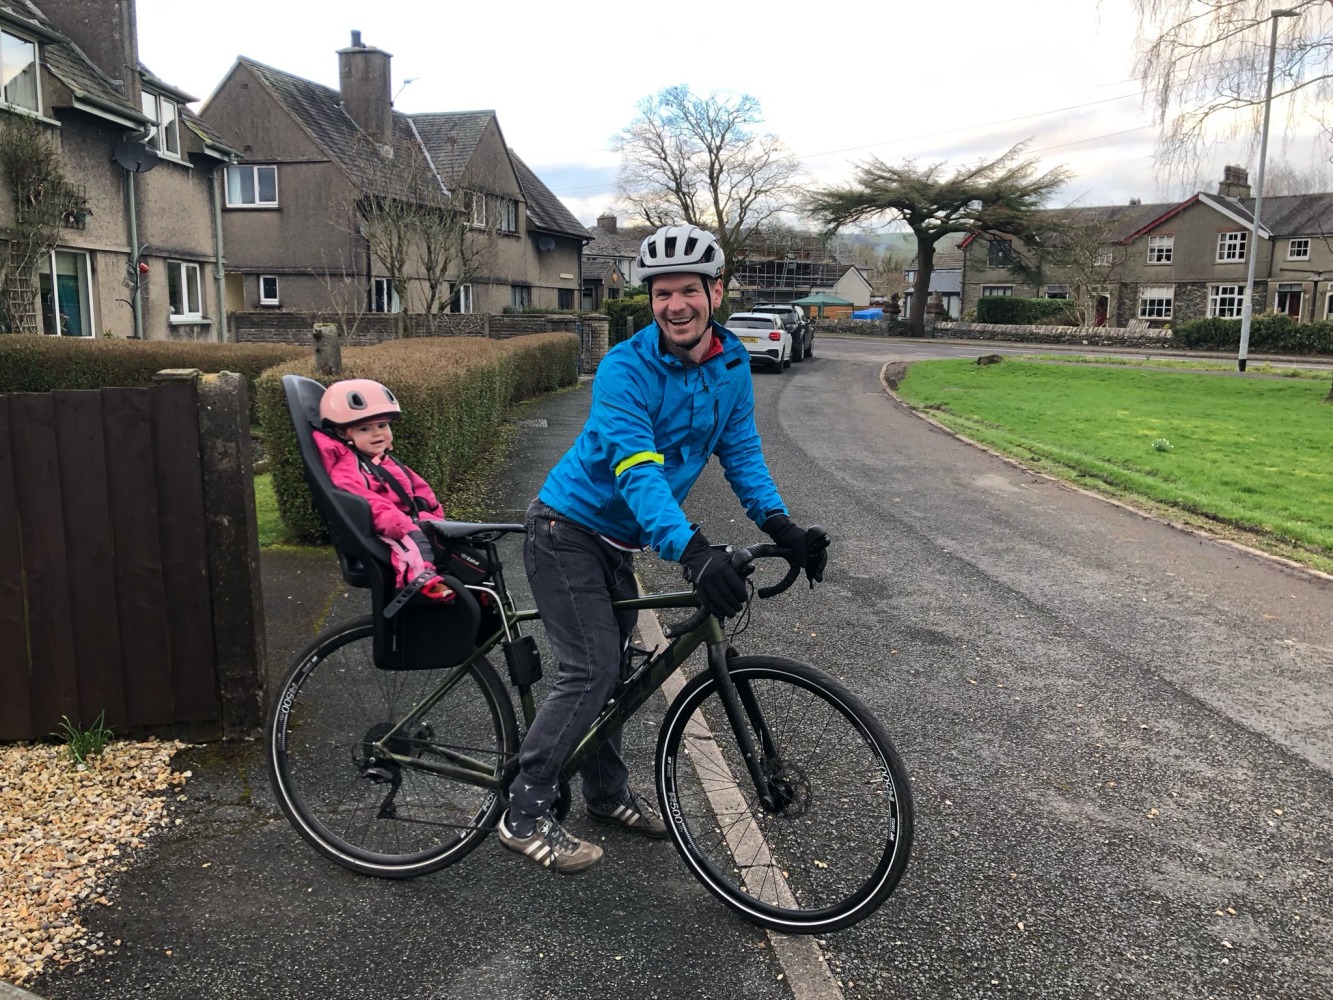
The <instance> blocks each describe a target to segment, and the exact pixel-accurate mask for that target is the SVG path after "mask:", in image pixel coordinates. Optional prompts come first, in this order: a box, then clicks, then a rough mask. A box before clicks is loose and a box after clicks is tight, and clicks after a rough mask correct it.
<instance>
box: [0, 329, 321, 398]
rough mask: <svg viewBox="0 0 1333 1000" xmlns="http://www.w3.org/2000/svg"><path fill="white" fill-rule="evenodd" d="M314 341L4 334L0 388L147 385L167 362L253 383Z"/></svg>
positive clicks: (305, 351) (302, 354) (0, 341)
mask: <svg viewBox="0 0 1333 1000" xmlns="http://www.w3.org/2000/svg"><path fill="white" fill-rule="evenodd" d="M309 356H310V348H309V347H299V346H295V345H290V344H210V343H195V342H191V341H174V340H122V339H120V338H102V339H96V340H95V339H90V338H83V337H47V336H43V335H41V334H18V333H15V334H5V335H0V392H52V391H53V390H56V389H104V388H107V387H109V386H129V387H133V386H148V385H152V384H153V376H154V375H155V374H156V373H157V372H160V371H161V370H162V369H164V368H198V369H199V370H200V371H203V372H220V371H228V372H237V373H238V374H241V375H244V376H245V379H246V382H247V383H248V385H249V388H250V413H251V417H252V419H253V417H254V414H255V380H256V379H257V378H259V375H260V373H261V372H263V371H265V370H266V369H268V368H272V367H273V366H274V365H279V364H282V363H283V362H285V361H291V360H293V359H295V358H304V357H309Z"/></svg>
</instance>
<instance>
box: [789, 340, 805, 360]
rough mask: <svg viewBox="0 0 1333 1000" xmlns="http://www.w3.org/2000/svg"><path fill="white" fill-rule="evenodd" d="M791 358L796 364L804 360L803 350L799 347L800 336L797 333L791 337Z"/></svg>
mask: <svg viewBox="0 0 1333 1000" xmlns="http://www.w3.org/2000/svg"><path fill="white" fill-rule="evenodd" d="M791 359H792V360H793V361H795V362H796V363H797V364H800V363H801V362H802V361H804V360H805V351H803V350H802V349H801V336H800V334H797V335H796V336H794V337H792V339H791Z"/></svg>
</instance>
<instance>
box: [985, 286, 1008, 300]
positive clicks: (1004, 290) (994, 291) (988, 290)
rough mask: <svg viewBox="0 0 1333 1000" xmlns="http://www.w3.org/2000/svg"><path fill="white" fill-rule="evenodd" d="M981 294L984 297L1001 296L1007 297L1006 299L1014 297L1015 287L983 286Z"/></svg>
mask: <svg viewBox="0 0 1333 1000" xmlns="http://www.w3.org/2000/svg"><path fill="white" fill-rule="evenodd" d="M981 294H982V295H1001V296H1006V297H1012V296H1013V294H1014V286H1013V285H982V286H981Z"/></svg>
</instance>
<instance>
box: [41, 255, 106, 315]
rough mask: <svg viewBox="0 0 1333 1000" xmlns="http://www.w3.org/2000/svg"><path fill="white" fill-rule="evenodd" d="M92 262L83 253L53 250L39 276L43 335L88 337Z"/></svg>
mask: <svg viewBox="0 0 1333 1000" xmlns="http://www.w3.org/2000/svg"><path fill="white" fill-rule="evenodd" d="M92 284H93V281H92V263H91V259H90V258H89V256H88V255H87V254H86V253H81V252H79V251H77V250H54V251H52V252H51V254H50V256H49V257H48V258H47V266H46V267H44V268H42V272H41V275H40V276H39V288H38V290H39V293H40V296H41V302H42V332H43V333H46V334H50V335H52V336H59V337H91V336H92V335H93V307H92V297H91V295H90V294H89V289H91V288H92Z"/></svg>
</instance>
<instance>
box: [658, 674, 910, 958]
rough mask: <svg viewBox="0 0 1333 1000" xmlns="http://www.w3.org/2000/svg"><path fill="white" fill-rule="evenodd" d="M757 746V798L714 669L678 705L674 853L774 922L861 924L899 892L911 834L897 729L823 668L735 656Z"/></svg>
mask: <svg viewBox="0 0 1333 1000" xmlns="http://www.w3.org/2000/svg"><path fill="white" fill-rule="evenodd" d="M728 667H729V671H730V674H731V678H732V681H733V683H734V684H735V685H736V689H737V693H738V694H739V695H740V698H741V702H742V704H743V705H744V706H745V710H746V714H747V716H748V717H749V719H750V726H751V729H752V731H753V732H754V733H755V735H754V737H753V738H754V743H755V748H756V750H757V751H759V753H760V758H761V759H760V765H759V766H760V768H761V769H762V771H763V772H764V774H765V777H766V780H767V785H768V791H769V792H770V796H771V798H770V805H768V806H765V805H764V804H763V803H762V802H761V801H760V796H759V794H758V793H757V791H756V789H755V785H754V781H753V779H752V778H751V776H750V772H749V769H748V767H747V765H746V762H745V760H744V759H743V758H742V756H741V753H740V750H739V747H738V745H737V740H736V737H735V734H734V732H733V730H732V728H731V724H730V723H729V722H728V720H727V716H726V711H725V709H724V707H723V705H722V702H721V700H720V697H719V694H718V690H717V684H716V682H715V681H714V680H713V677H712V675H711V673H704V674H700V675H699V676H697V677H695V678H694V679H693V680H692V681H690V682H689V683H688V684H686V685H685V688H684V690H683V691H682V692H681V693H680V695H679V696H678V697H677V698H676V700H675V701H674V702H672V704H671V705H670V707H669V708H668V709H667V714H666V718H665V720H664V721H663V723H662V729H661V733H660V735H659V737H658V744H657V761H656V763H657V791H658V796H659V797H660V799H661V803H662V807H663V813H664V815H665V816H666V819H667V823H668V826H669V828H670V831H671V838H672V840H673V841H674V842H675V845H676V849H677V850H678V851H679V852H680V854H681V857H683V858H684V859H685V863H686V865H688V866H689V868H690V870H691V871H692V872H693V873H694V875H695V876H696V877H697V878H698V879H699V880H700V881H701V882H703V884H704V886H705V887H706V888H707V889H708V891H709V892H711V893H713V895H715V896H717V898H718V899H720V900H721V901H722V902H723V903H725V904H726V905H727V906H729V907H731V908H732V909H733V910H736V911H737V912H738V913H740V914H742V915H743V916H745V917H746V918H748V919H750V920H752V921H754V922H755V923H757V924H761V925H763V926H765V927H770V928H773V929H775V930H779V931H785V932H787V933H795V934H814V933H822V932H824V931H832V930H837V929H839V928H842V927H847V926H849V925H851V924H854V923H856V922H857V921H859V920H863V919H865V918H866V917H868V916H869V915H870V914H872V913H874V912H875V910H876V909H877V908H878V907H879V906H880V904H881V903H883V902H884V900H885V899H887V898H888V897H889V894H890V893H892V892H893V890H894V887H895V886H896V885H897V884H898V880H899V879H900V878H901V877H902V874H903V870H904V869H905V868H906V867H907V857H908V853H909V851H910V848H911V843H912V815H913V814H912V795H911V789H910V788H909V786H908V781H907V774H906V771H905V769H904V768H903V765H902V762H901V760H899V758H898V753H897V751H896V750H895V749H894V747H893V742H892V740H890V738H889V735H888V733H887V732H886V731H885V730H884V727H883V726H882V725H881V724H880V723H879V721H878V720H877V719H876V718H875V717H874V716H873V715H872V714H871V713H870V710H869V709H868V708H866V706H865V705H864V704H863V703H862V702H861V701H860V699H858V698H857V697H856V696H855V695H853V694H852V693H851V692H849V691H848V690H847V689H846V688H845V687H843V686H842V685H841V684H839V683H838V682H837V681H836V680H834V679H833V678H832V677H830V676H829V675H828V674H826V673H824V672H823V671H822V670H819V669H817V668H815V667H812V666H810V665H809V664H805V663H798V662H796V661H794V660H787V659H782V658H780V657H771V656H745V657H737V658H735V659H732V660H729V661H728Z"/></svg>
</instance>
